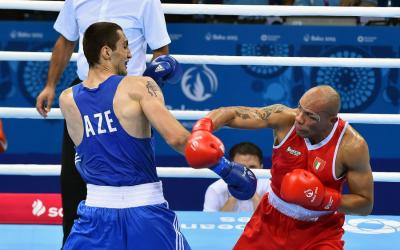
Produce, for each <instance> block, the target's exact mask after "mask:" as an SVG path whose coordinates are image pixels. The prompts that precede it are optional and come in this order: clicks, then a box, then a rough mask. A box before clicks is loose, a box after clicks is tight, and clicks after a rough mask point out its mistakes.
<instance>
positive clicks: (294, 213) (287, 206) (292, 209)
mask: <svg viewBox="0 0 400 250" xmlns="http://www.w3.org/2000/svg"><path fill="white" fill-rule="evenodd" d="M268 193H269V194H268V201H269V203H270V204H271V206H273V207H274V208H275V209H277V210H278V211H279V212H281V213H282V214H284V215H286V216H289V217H291V218H293V219H296V220H301V221H317V220H318V218H319V217H321V216H323V215H327V214H330V213H332V211H314V210H309V209H306V208H304V207H302V206H300V205H296V204H293V203H288V202H286V201H284V200H282V199H281V198H279V197H278V196H277V195H276V194H275V193H274V191H272V188H271V186H269V190H268Z"/></svg>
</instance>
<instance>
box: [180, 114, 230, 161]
mask: <svg viewBox="0 0 400 250" xmlns="http://www.w3.org/2000/svg"><path fill="white" fill-rule="evenodd" d="M212 129H213V124H212V120H211V119H209V118H203V119H200V120H198V121H197V122H196V124H195V125H194V126H193V130H192V131H193V132H192V135H191V136H190V138H189V140H188V142H187V143H186V147H185V157H186V161H187V162H188V163H189V165H190V166H191V167H193V168H208V167H211V166H214V165H216V164H217V163H218V162H219V160H220V159H221V157H222V156H223V155H224V151H225V149H224V144H223V143H222V142H221V141H220V139H218V138H217V137H216V136H214V135H213V134H212V133H211V132H212Z"/></svg>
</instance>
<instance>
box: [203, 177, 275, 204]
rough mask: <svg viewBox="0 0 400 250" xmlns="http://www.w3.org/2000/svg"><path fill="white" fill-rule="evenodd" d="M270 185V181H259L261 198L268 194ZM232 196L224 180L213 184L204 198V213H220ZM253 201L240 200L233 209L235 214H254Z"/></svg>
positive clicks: (258, 186)
mask: <svg viewBox="0 0 400 250" xmlns="http://www.w3.org/2000/svg"><path fill="white" fill-rule="evenodd" d="M269 185H270V180H269V179H264V178H262V179H261V178H260V179H258V180H257V191H256V192H257V194H258V195H259V196H260V198H261V197H262V196H263V195H264V194H265V193H266V192H267V190H268V187H269ZM230 196H231V194H230V193H229V191H228V185H227V184H226V183H225V182H224V181H223V180H222V179H219V180H218V181H216V182H214V183H212V184H211V185H210V186H209V187H208V188H207V191H206V195H205V197H204V207H203V211H204V212H218V211H220V210H221V208H222V207H223V206H224V205H225V203H226V202H227V201H228V199H229V197H230ZM254 209H255V208H254V207H253V201H252V200H251V199H250V200H245V201H242V200H238V201H237V202H236V205H235V207H234V209H233V211H234V212H252V211H254Z"/></svg>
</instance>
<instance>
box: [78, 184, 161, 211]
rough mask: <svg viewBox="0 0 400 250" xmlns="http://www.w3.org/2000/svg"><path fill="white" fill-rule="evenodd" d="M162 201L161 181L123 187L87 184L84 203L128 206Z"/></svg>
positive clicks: (118, 206)
mask: <svg viewBox="0 0 400 250" xmlns="http://www.w3.org/2000/svg"><path fill="white" fill-rule="evenodd" d="M164 202H166V201H165V199H164V195H163V190H162V183H161V181H159V182H152V183H146V184H140V185H135V186H123V187H113V186H97V185H93V184H87V196H86V202H85V204H86V205H87V206H91V207H105V208H130V207H140V206H148V205H156V204H161V203H164Z"/></svg>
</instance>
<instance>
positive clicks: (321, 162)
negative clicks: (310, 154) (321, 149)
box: [313, 156, 326, 172]
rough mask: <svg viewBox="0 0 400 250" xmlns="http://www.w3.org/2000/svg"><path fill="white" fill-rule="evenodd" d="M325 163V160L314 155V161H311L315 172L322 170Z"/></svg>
mask: <svg viewBox="0 0 400 250" xmlns="http://www.w3.org/2000/svg"><path fill="white" fill-rule="evenodd" d="M325 165H326V161H324V160H322V159H321V158H319V157H318V156H317V157H315V159H314V163H313V168H314V170H315V172H319V171H322V170H323V169H324V167H325Z"/></svg>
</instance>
